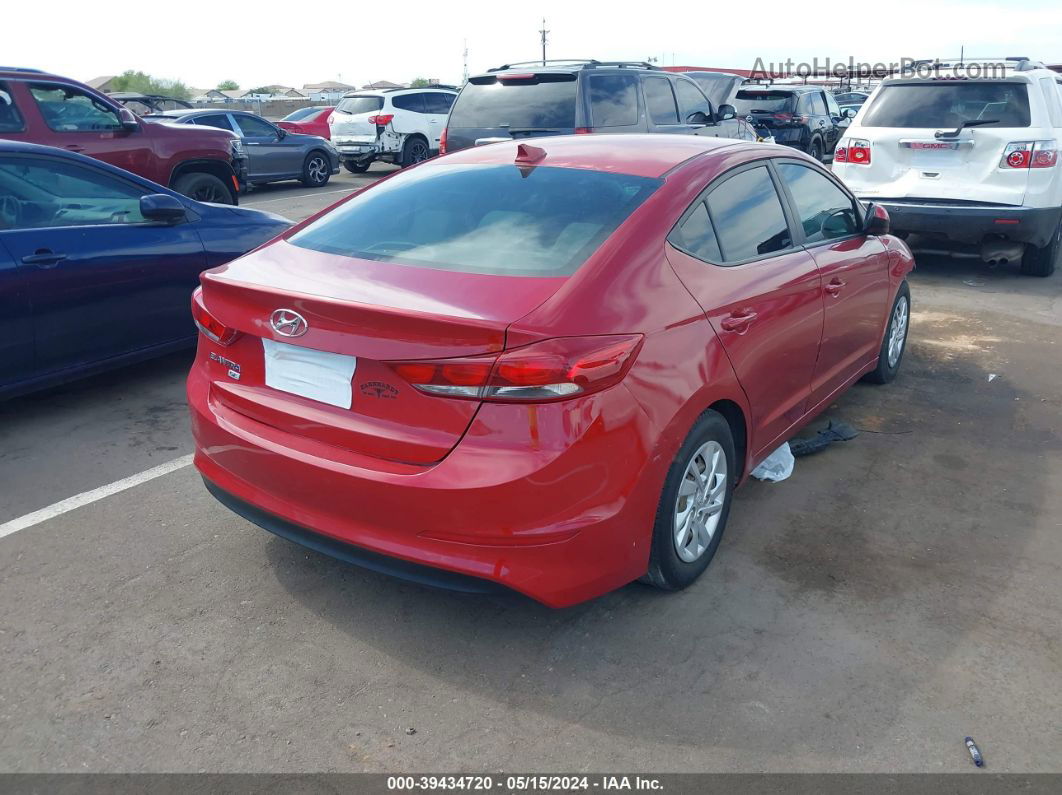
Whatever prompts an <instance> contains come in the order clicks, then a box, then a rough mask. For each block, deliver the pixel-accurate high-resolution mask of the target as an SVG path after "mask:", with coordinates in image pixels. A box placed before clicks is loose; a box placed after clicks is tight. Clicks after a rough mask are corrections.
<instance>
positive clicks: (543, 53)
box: [539, 17, 549, 66]
mask: <svg viewBox="0 0 1062 795" xmlns="http://www.w3.org/2000/svg"><path fill="white" fill-rule="evenodd" d="M539 33H540V34H541V35H542V65H543V66H545V65H546V42H547V41H548V39H547V38H546V34H547V33H549V31H548V30H546V18H545V17H542V30H540V31H539Z"/></svg>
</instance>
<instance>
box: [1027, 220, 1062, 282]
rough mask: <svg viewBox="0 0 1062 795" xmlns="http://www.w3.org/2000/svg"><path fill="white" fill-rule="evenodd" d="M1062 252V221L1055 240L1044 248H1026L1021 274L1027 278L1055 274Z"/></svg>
mask: <svg viewBox="0 0 1062 795" xmlns="http://www.w3.org/2000/svg"><path fill="white" fill-rule="evenodd" d="M1060 251H1062V221H1060V222H1059V224H1058V229H1056V230H1055V237H1054V239H1053V240H1052V241H1051V242H1050V243H1048V244H1047V245H1046V246H1044V247H1043V248H1036V247H1035V246H1031V245H1029V246H1026V247H1025V254H1024V256H1023V257H1022V258H1021V272H1022V273H1023V274H1025V275H1026V276H1041V277H1044V276H1050V275H1051V274H1052V273H1054V272H1055V264H1056V263H1057V262H1058V257H1059V253H1060Z"/></svg>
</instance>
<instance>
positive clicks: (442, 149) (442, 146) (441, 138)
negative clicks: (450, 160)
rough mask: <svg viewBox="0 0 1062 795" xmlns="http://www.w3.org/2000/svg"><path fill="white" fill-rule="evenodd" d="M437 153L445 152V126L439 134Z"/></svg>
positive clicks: (443, 153)
mask: <svg viewBox="0 0 1062 795" xmlns="http://www.w3.org/2000/svg"><path fill="white" fill-rule="evenodd" d="M439 154H440V155H445V154H446V128H445V127H443V131H442V135H440V136H439Z"/></svg>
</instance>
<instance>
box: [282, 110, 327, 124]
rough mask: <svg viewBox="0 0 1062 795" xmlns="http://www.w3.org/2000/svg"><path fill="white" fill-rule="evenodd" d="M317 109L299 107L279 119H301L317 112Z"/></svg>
mask: <svg viewBox="0 0 1062 795" xmlns="http://www.w3.org/2000/svg"><path fill="white" fill-rule="evenodd" d="M319 110H320V108H299V109H298V110H293V111H292V112H291V113H289V114H288V115H287V116H285V117H284V118H283V119H281V121H301V120H303V119H305V118H307V117H309V116H312V115H313V114H315V113H317V111H319Z"/></svg>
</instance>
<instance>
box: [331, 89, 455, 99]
mask: <svg viewBox="0 0 1062 795" xmlns="http://www.w3.org/2000/svg"><path fill="white" fill-rule="evenodd" d="M404 91H445V92H446V93H447V94H456V93H458V91H459V89H456V88H454V87H453V86H420V88H366V89H364V90H360V91H348V92H347V93H346V94H344V95H343V97H342V98H343V99H351V98H353V97H391V96H394V95H395V94H401V93H402V92H404Z"/></svg>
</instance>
